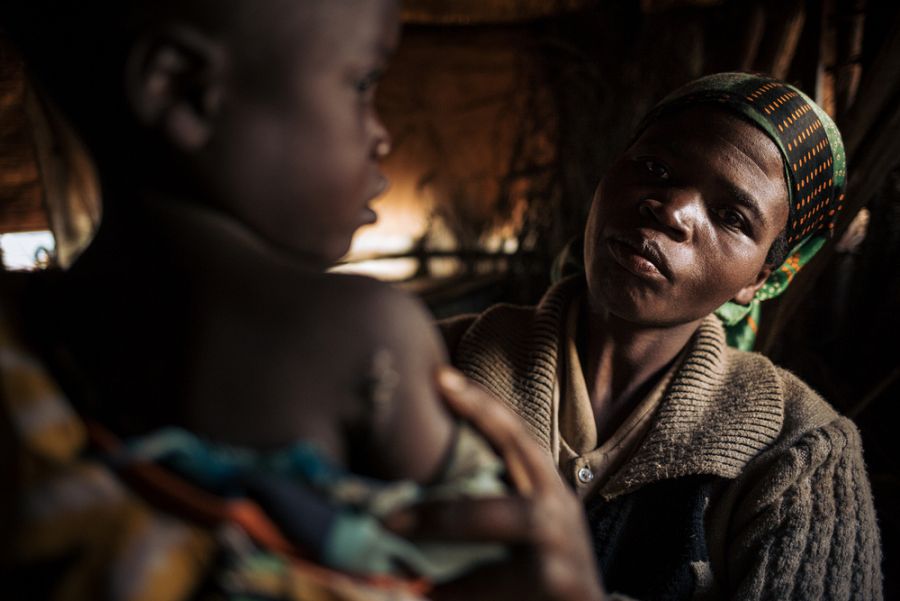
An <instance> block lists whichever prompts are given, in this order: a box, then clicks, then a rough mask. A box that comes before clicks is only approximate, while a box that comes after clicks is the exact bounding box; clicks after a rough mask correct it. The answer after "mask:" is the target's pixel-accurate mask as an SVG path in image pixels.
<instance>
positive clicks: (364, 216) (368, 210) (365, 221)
mask: <svg viewBox="0 0 900 601" xmlns="http://www.w3.org/2000/svg"><path fill="white" fill-rule="evenodd" d="M360 221H362V225H371V224H373V223H375V222H376V221H378V214H377V213H376V212H375V211H374V210H373V209H372V207H370V206H369V205H366V206H364V207H363V208H362V211H360Z"/></svg>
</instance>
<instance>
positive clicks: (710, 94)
mask: <svg viewBox="0 0 900 601" xmlns="http://www.w3.org/2000/svg"><path fill="white" fill-rule="evenodd" d="M696 104H714V105H716V106H719V107H722V108H724V109H726V110H728V111H732V112H734V113H736V114H738V115H740V116H741V117H743V118H745V119H747V120H748V121H750V122H751V123H753V124H754V125H756V126H757V127H759V129H761V130H762V131H763V132H765V133H766V134H767V135H768V136H769V137H770V138H771V139H772V140H773V141H774V142H775V144H776V145H777V146H778V149H779V150H780V151H781V158H782V161H783V163H784V172H785V181H787V182H788V193H789V194H788V200H789V202H790V207H789V209H790V212H789V215H788V222H787V227H786V231H785V235H786V240H787V244H788V246H789V248H790V249H791V250H790V252H789V253H788V257H787V259H786V260H785V261H784V263H782V264H781V266H780V267H778V268H777V269H775V270H774V271H773V272H772V275H770V276H769V278H768V279H767V280H766V282H765V284H763V286H762V288H760V289H759V291H757V293H756V296H755V297H754V298H753V300H752V301H751V302H750V304H749V305H739V304H737V303H735V302H734V301H729V302H727V303H725V304H724V305H722V306H721V307H719V308H718V309H717V310H716V316H718V317H719V319H721V320H722V322H723V323H724V325H725V331H726V334H727V339H728V344H729V345H731V346H734V347H737V348H740V349H743V350H749V349H751V348H752V347H753V342H754V340H755V339H756V330H757V326H758V324H759V317H760V303H761V302H762V301H764V300H768V299H771V298H775V297H776V296H778V295H779V294H781V293H782V292H784V291H785V289H787V287H788V285H789V284H790V283H791V281H792V280H793V279H794V276H795V275H797V272H798V271H800V269H801V268H802V267H803V266H804V265H806V263H807V262H809V260H810V259H812V257H813V256H814V255H815V254H816V253H817V252H818V251H819V249H820V248H822V246H823V245H824V244H825V240H826V239H827V238H828V237H829V236H830V235H831V233H832V231H833V229H834V224H835V222H836V220H837V218H838V216H839V213H840V212H841V208H842V205H843V201H844V182H845V180H846V164H847V160H846V156H845V154H844V143H843V141H842V140H841V134H840V132H838V130H837V127H836V126H835V124H834V121H832V119H831V117H829V116H828V115H827V114H826V113H825V111H823V110H822V109H821V108H820V107H819V106H818V105H817V104H816V103H815V102H813V101H812V100H810V99H809V97H807V96H806V94H804V93H803V92H801V91H800V90H798V89H797V88H795V87H794V86H792V85H790V84H787V83H784V82H781V81H778V80H775V79H771V78H769V77H765V76H761V75H751V74H748V73H719V74H716V75H709V76H707V77H703V78H701V79H698V80H696V81H693V82H691V83H689V84H687V85H686V86H684V87H682V88H680V89H678V90H676V91H675V92H673V93H672V94H670V95H669V96H667V97H666V98H665V99H663V101H662V102H660V103H659V104H658V105H656V107H654V108H653V109H652V110H651V111H650V113H649V114H648V115H647V116H646V117H644V119H643V120H642V121H641V125H640V126H639V127H638V128H637V131H636V134H635V136H637V135H639V134H640V133H641V132H642V131H643V130H644V129H646V128H647V126H648V125H649V124H650V123H651V122H653V121H655V120H656V119H658V118H659V117H660V116H661V115H664V114H668V113H670V112H671V111H673V110H676V109H679V108H684V107H686V106H693V105H696Z"/></svg>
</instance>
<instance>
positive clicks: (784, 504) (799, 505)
mask: <svg viewBox="0 0 900 601" xmlns="http://www.w3.org/2000/svg"><path fill="white" fill-rule="evenodd" d="M764 464H765V467H764V469H761V470H759V471H757V473H756V475H755V477H754V478H753V479H754V484H753V486H752V487H751V488H750V489H749V490H748V491H747V494H746V496H744V497H743V500H742V501H741V502H740V503H739V505H738V506H737V507H736V513H735V514H734V516H733V522H732V524H733V525H736V526H737V528H736V530H733V531H732V532H733V535H732V536H731V537H730V541H729V544H728V546H729V547H730V549H729V552H728V556H729V559H728V564H729V565H728V568H727V569H728V572H729V574H728V578H727V580H728V581H729V584H730V586H728V588H729V589H731V590H733V591H734V594H731V595H726V598H734V599H747V600H751V599H752V600H757V599H772V600H788V599H797V600H803V601H807V600H814V599H840V600H843V599H859V600H877V599H882V583H881V551H880V544H879V536H878V528H877V525H876V521H875V511H874V507H873V505H872V493H871V490H870V487H869V481H868V478H867V476H866V470H865V465H864V464H863V458H862V446H861V443H860V438H859V433H858V432H857V430H856V428H855V426H854V425H853V424H852V423H851V422H850V421H849V420H847V419H845V418H836V419H834V420H833V421H831V422H830V423H828V424H826V425H824V426H821V427H819V428H816V429H813V430H811V431H809V432H807V433H805V434H803V435H802V436H800V437H799V438H798V439H797V440H796V441H794V442H793V443H792V444H790V445H787V446H785V447H784V448H781V449H777V450H776V452H775V453H774V454H772V456H770V457H769V458H766V460H765V462H764Z"/></svg>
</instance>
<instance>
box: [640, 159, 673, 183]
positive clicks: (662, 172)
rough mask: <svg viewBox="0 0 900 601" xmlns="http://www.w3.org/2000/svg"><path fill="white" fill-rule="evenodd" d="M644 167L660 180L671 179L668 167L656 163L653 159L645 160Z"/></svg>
mask: <svg viewBox="0 0 900 601" xmlns="http://www.w3.org/2000/svg"><path fill="white" fill-rule="evenodd" d="M644 167H645V168H646V169H647V171H649V172H650V173H652V174H653V175H654V176H656V177H658V178H659V179H663V180H667V179H669V170H668V169H666V166H665V165H663V164H662V163H660V162H659V161H654V160H653V159H644Z"/></svg>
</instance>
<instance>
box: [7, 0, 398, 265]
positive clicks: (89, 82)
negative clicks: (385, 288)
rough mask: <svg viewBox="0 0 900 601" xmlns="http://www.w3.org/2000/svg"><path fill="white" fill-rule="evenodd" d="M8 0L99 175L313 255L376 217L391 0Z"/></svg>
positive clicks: (325, 253)
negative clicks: (381, 78) (381, 88)
mask: <svg viewBox="0 0 900 601" xmlns="http://www.w3.org/2000/svg"><path fill="white" fill-rule="evenodd" d="M14 4H16V5H19V6H17V7H13V8H10V9H4V10H6V11H7V12H8V14H5V15H2V16H3V18H4V19H5V20H6V22H7V23H8V24H9V25H8V27H9V30H10V32H11V33H12V34H13V37H14V38H16V40H17V41H18V42H19V45H20V46H22V48H23V50H24V53H25V55H26V61H27V62H28V63H29V64H30V65H31V67H32V69H33V71H34V72H35V74H36V75H37V76H38V80H39V81H40V83H42V84H43V86H44V88H45V89H46V90H48V92H49V93H50V95H51V97H53V99H54V100H55V101H56V102H57V103H58V104H59V105H60V106H61V108H62V109H63V112H65V113H66V114H68V115H69V116H70V118H71V119H72V121H73V123H74V124H75V125H76V127H77V129H78V130H79V131H80V132H81V133H82V135H83V136H84V138H85V140H86V142H88V145H89V147H90V148H91V150H92V151H93V152H94V154H95V157H96V159H97V160H98V163H99V165H98V167H99V170H100V173H101V178H102V179H103V180H104V182H106V183H108V182H109V180H110V178H115V177H121V175H122V174H127V175H128V177H129V178H130V181H140V182H141V184H142V185H144V186H149V187H151V188H153V187H157V186H158V187H160V188H162V190H160V191H162V192H166V193H168V194H170V195H174V196H180V197H189V198H192V199H199V200H201V201H202V202H204V203H207V204H209V205H212V206H214V207H216V208H218V209H221V210H224V211H225V212H227V213H229V214H231V215H232V216H234V217H236V218H237V219H238V220H240V221H241V222H243V223H244V224H246V225H247V226H249V227H250V228H251V229H253V230H255V231H256V232H257V233H258V234H259V235H260V236H262V237H263V238H265V239H267V240H268V241H269V242H271V243H273V244H275V245H278V246H281V247H285V248H288V249H290V250H293V251H295V252H299V253H301V254H304V255H307V256H309V257H310V258H314V259H317V260H320V261H331V260H334V259H336V258H338V257H339V256H340V255H341V254H343V253H344V252H345V251H346V249H347V248H348V246H349V242H350V237H351V235H352V233H353V231H355V229H356V228H358V227H359V226H360V225H362V224H364V223H366V222H369V221H372V220H374V214H373V213H372V212H371V209H369V208H368V202H369V201H370V200H371V199H372V198H373V197H374V196H375V195H377V194H378V193H379V192H380V191H381V190H383V188H384V186H385V180H384V177H383V176H382V174H381V172H380V170H379V168H378V160H379V159H380V158H382V157H383V156H384V155H385V154H386V153H387V152H388V149H389V144H390V143H389V138H388V135H387V132H386V131H385V129H384V127H383V125H382V124H381V122H380V121H379V119H378V116H377V115H376V113H375V110H374V106H373V102H372V100H373V94H374V84H375V83H376V81H377V79H378V75H379V74H380V73H381V71H382V70H383V69H384V68H385V63H386V60H387V55H388V54H389V53H390V51H391V49H392V48H393V46H394V45H395V43H396V36H397V21H398V19H397V2H396V0H161V1H156V2H153V1H149V0H141V1H131V2H121V1H116V2H113V1H110V0H105V1H104V0H87V1H85V0H82V1H80V2H76V1H75V0H38V1H37V2H35V1H34V0H15V2H14ZM37 5H41V6H37ZM107 200H108V199H107ZM128 201H129V199H127V198H125V199H118V202H128Z"/></svg>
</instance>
